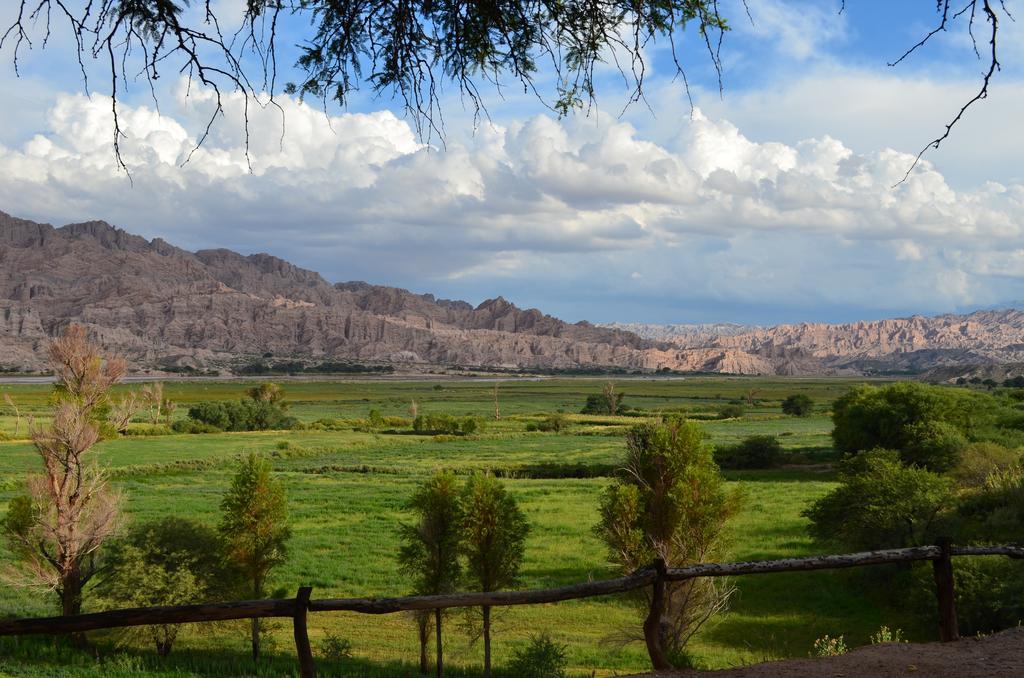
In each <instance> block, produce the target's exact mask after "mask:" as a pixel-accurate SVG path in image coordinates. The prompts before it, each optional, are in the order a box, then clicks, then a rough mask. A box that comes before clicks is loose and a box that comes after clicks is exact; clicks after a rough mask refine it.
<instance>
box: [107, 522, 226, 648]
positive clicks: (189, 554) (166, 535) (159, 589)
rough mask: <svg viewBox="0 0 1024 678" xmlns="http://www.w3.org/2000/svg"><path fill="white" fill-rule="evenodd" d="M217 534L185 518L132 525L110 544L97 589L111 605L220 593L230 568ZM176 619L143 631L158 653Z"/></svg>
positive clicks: (173, 601)
mask: <svg viewBox="0 0 1024 678" xmlns="http://www.w3.org/2000/svg"><path fill="white" fill-rule="evenodd" d="M222 554H223V547H222V544H221V541H220V539H219V538H218V536H217V533H216V532H215V531H214V530H213V529H212V528H209V527H207V526H205V525H203V524H201V523H198V522H196V521H194V520H190V519H188V518H178V517H167V518H161V519H158V520H155V521H151V522H146V523H140V524H137V525H135V526H134V527H133V528H132V529H131V531H130V532H129V533H128V536H127V537H126V538H125V539H124V540H123V541H121V542H120V543H118V544H117V545H115V547H114V548H113V550H112V554H111V556H110V558H109V560H108V561H107V564H106V567H105V569H104V576H103V579H102V580H101V581H100V585H99V586H98V589H97V590H98V592H99V593H100V595H101V596H102V597H103V598H104V599H105V601H106V602H107V603H108V604H110V605H112V606H115V607H148V606H155V605H184V604H194V603H197V602H202V601H204V600H212V599H215V598H223V597H224V594H226V593H227V592H228V586H229V585H228V582H230V581H232V576H231V573H230V572H229V571H228V570H226V569H225V568H224V566H223V565H222V563H223V558H222ZM179 628H180V625H179V624H156V625H152V626H148V627H145V628H144V629H141V630H139V631H138V632H139V633H144V634H148V635H149V637H150V638H151V640H152V641H153V643H154V645H155V646H156V651H157V654H159V655H160V656H161V657H163V656H166V655H168V654H169V653H170V652H171V648H172V646H173V644H174V641H175V639H176V638H177V635H178V630H179Z"/></svg>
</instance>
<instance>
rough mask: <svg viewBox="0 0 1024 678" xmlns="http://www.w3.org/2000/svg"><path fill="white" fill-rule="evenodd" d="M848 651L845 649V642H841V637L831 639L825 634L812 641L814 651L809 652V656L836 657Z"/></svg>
mask: <svg viewBox="0 0 1024 678" xmlns="http://www.w3.org/2000/svg"><path fill="white" fill-rule="evenodd" d="M849 651H850V649H849V648H848V647H846V641H845V640H843V637H842V636H836V637H835V638H831V637H829V636H828V635H827V634H826V635H824V636H822V637H821V638H818V639H817V640H816V641H814V650H813V651H812V652H811V656H812V657H838V656H839V655H843V654H846V653H847V652H849Z"/></svg>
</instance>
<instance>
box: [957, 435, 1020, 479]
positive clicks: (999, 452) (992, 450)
mask: <svg viewBox="0 0 1024 678" xmlns="http://www.w3.org/2000/svg"><path fill="white" fill-rule="evenodd" d="M1019 461H1021V453H1020V452H1017V451H1016V450H1011V449H1008V448H1006V447H1003V446H1002V445H999V444H996V443H971V444H970V445H968V446H967V447H965V448H964V450H963V452H961V454H960V458H959V461H958V462H957V465H956V467H955V468H954V469H953V470H952V475H953V477H954V478H956V479H957V482H958V483H960V484H961V485H962V486H965V487H981V486H982V485H984V484H985V479H986V478H988V477H989V475H991V474H992V473H993V472H995V471H1005V470H1006V469H1008V468H1010V467H1011V466H1013V465H1014V464H1016V463H1018V462H1019Z"/></svg>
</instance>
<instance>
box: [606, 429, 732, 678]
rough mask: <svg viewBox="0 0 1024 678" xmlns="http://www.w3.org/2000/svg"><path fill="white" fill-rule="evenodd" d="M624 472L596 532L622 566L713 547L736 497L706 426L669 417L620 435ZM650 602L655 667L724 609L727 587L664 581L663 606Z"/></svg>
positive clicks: (707, 581) (698, 556) (678, 655)
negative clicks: (729, 490)
mask: <svg viewBox="0 0 1024 678" xmlns="http://www.w3.org/2000/svg"><path fill="white" fill-rule="evenodd" d="M626 450H627V453H626V459H625V463H624V472H623V473H622V474H621V475H620V477H619V478H617V479H616V481H615V482H614V483H613V484H612V485H611V486H610V487H609V488H608V489H606V490H605V492H604V494H603V495H602V497H601V503H600V515H601V520H600V523H599V524H598V525H597V528H596V530H597V534H598V535H599V536H600V537H601V539H602V541H604V543H605V545H606V546H607V547H608V553H609V556H610V557H611V559H612V561H613V562H614V563H615V564H616V566H617V568H618V569H619V571H620V572H622V573H623V574H628V573H630V572H634V571H636V570H637V569H639V568H642V567H646V566H649V565H650V564H651V563H652V562H654V560H655V559H657V558H660V559H662V560H663V561H664V562H665V564H666V565H667V566H668V567H682V566H685V565H689V564H693V563H699V562H703V561H705V560H707V559H708V558H710V557H711V556H713V555H714V554H716V553H718V552H719V549H720V547H721V543H722V533H723V530H724V528H725V525H726V522H727V521H728V519H729V517H730V516H732V515H733V513H734V511H735V508H736V503H737V497H736V496H735V495H730V494H729V493H727V492H726V490H725V487H724V479H723V478H722V475H721V472H720V471H719V469H718V466H717V465H716V464H715V462H714V459H713V457H712V450H711V447H710V446H709V445H708V444H707V442H706V437H705V434H704V432H703V431H702V430H701V429H700V428H699V427H698V426H696V425H695V424H693V423H690V422H686V421H683V420H681V419H676V418H673V419H669V420H668V421H666V422H665V423H663V424H644V425H641V426H637V427H635V428H633V429H632V430H631V431H630V432H629V434H628V435H627V436H626ZM644 595H645V596H647V598H645V601H644V609H646V610H649V614H648V617H647V619H648V621H647V622H646V623H645V629H644V631H645V633H644V639H645V641H646V642H647V648H648V652H649V654H650V655H651V661H652V663H653V664H654V666H655V668H656V669H659V670H661V669H664V668H666V667H667V666H669V665H671V664H673V663H674V664H679V663H682V662H683V661H685V659H684V657H685V655H684V649H685V647H686V643H687V642H688V641H689V640H690V638H691V637H692V636H693V634H694V633H696V632H697V630H698V629H699V628H700V627H701V626H702V625H703V624H704V623H705V622H706V621H707V620H708V619H710V618H711V616H712V615H714V614H715V613H716V612H718V611H720V610H722V609H723V608H724V607H725V606H726V604H727V602H728V597H729V590H727V589H726V588H724V587H723V586H722V585H720V584H719V583H717V582H716V580H714V579H712V578H708V577H705V578H698V579H691V580H688V581H684V582H669V583H667V584H666V590H665V600H664V604H663V606H662V607H661V609H656V610H655V609H650V608H651V599H650V597H649V596H650V593H649V592H647V593H645V594H644Z"/></svg>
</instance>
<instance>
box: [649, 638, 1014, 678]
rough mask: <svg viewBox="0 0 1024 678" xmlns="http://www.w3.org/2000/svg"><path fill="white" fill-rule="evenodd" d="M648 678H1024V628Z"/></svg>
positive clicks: (654, 674) (675, 672) (674, 672)
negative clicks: (988, 634) (901, 677)
mask: <svg viewBox="0 0 1024 678" xmlns="http://www.w3.org/2000/svg"><path fill="white" fill-rule="evenodd" d="M645 676H647V678H651V677H653V676H657V677H658V678H701V677H703V676H714V678H718V677H719V676H723V677H728V678H733V677H735V676H744V677H750V678H776V677H779V676H785V677H786V678H791V677H792V678H799V677H801V676H807V677H808V678H810V677H812V676H813V677H814V678H819V677H820V678H860V677H861V676H864V677H867V676H870V677H871V678H874V677H875V676H883V677H884V676H921V678H925V677H927V678H932V677H933V676H934V677H938V678H947V677H948V678H1002V677H1004V676H1005V677H1007V678H1009V677H1014V676H1020V677H1022V678H1024V628H1021V627H1018V628H1015V629H1010V630H1008V631H1003V632H1001V633H997V634H994V635H991V636H986V637H984V638H965V639H963V640H960V641H959V642H956V643H887V644H885V645H872V646H869V647H861V648H857V649H855V650H851V651H850V652H849V653H847V654H845V655H842V656H840V657H829V658H827V659H788V660H785V661H777V662H768V663H765V664H754V665H751V666H744V667H742V668H735V669H725V670H722V671H673V672H660V673H648V674H645Z"/></svg>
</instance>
